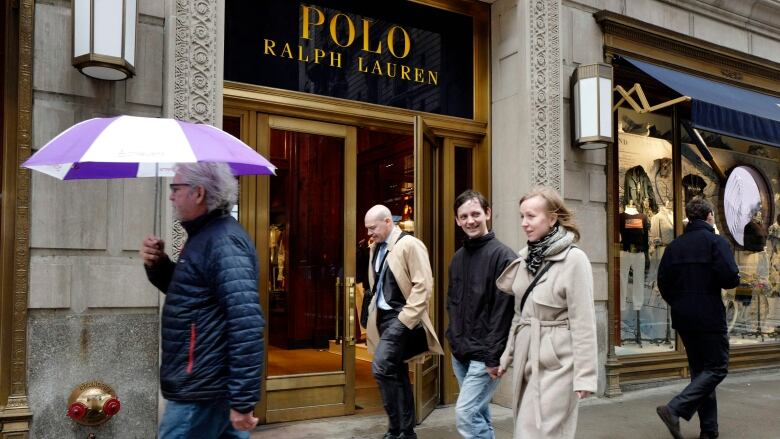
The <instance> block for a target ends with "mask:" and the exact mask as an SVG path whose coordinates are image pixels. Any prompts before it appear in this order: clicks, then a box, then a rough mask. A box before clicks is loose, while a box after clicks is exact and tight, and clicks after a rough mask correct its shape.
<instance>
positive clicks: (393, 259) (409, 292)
mask: <svg viewBox="0 0 780 439" xmlns="http://www.w3.org/2000/svg"><path fill="white" fill-rule="evenodd" d="M400 235H401V229H399V228H398V227H393V231H392V232H390V236H388V237H387V240H386V242H387V264H388V265H387V268H388V270H390V271H391V272H392V273H393V276H395V280H396V282H397V283H398V286H399V287H400V288H401V292H403V294H404V297H405V298H406V305H404V308H403V309H402V310H401V312H400V313H399V314H398V319H399V320H401V322H402V323H403V324H404V325H406V327H407V328H409V329H414V328H415V327H416V326H417V325H418V324H419V323H420V322H422V324H423V327H424V328H425V334H426V337H427V341H428V351H426V352H423V353H422V354H420V355H418V356H415V357H413V358H411V359H409V360H408V361H422V360H423V359H424V358H425V356H426V355H432V354H438V355H443V354H444V351H443V350H442V348H441V344H439V339H438V338H437V337H436V332H435V331H434V329H433V323H431V318H430V317H429V316H428V303H429V301H430V298H431V294H433V272H432V270H431V263H430V260H429V259H428V250H427V249H426V248H425V244H423V243H422V241H420V240H419V239H417V238H415V237H413V236H406V237H404V239H402V240H400V241H398V243H396V240H397V239H398V237H399V236H400ZM375 249H376V244H373V245H372V246H371V252H370V256H369V258H368V260H369V261H373V260H374V250H375ZM370 263H371V262H369V264H370ZM375 281H376V280H375V279H374V270H372V269H371V267H370V266H369V270H368V283H369V285H371V290H372V291H373V289H374V282H375ZM367 325H368V326H367V327H366V342H367V343H366V344H367V345H368V351H369V352H370V353H372V354H373V353H374V350H375V349H376V346H377V344H378V343H379V330H378V328H377V326H376V300H372V301H371V303H370V304H369V307H368V322H367Z"/></svg>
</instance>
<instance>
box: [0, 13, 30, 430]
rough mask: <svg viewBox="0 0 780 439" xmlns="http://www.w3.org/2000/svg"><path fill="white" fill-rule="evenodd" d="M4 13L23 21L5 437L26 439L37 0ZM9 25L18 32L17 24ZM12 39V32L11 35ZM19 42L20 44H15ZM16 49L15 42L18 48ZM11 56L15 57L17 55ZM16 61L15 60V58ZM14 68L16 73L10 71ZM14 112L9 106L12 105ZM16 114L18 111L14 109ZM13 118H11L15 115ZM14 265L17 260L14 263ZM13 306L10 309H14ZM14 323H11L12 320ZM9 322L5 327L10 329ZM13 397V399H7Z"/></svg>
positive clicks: (13, 154)
mask: <svg viewBox="0 0 780 439" xmlns="http://www.w3.org/2000/svg"><path fill="white" fill-rule="evenodd" d="M6 7H9V6H7V5H6V6H4V7H3V9H2V13H3V14H4V16H3V17H0V19H3V20H5V19H6V18H7V17H9V18H10V17H18V26H19V27H18V53H17V54H16V55H18V58H17V59H16V60H15V62H16V63H17V64H14V62H10V65H9V66H8V67H9V68H8V69H7V70H6V71H7V72H9V74H8V76H9V78H6V79H7V80H9V81H11V80H13V79H15V80H16V81H17V82H18V88H17V95H16V96H15V97H14V98H9V99H11V100H12V101H16V106H15V108H14V109H13V110H11V112H10V113H11V114H10V115H9V114H6V115H5V116H4V117H6V120H9V119H10V118H13V119H15V121H14V122H13V124H14V125H15V127H16V130H15V133H7V134H8V138H7V139H6V142H4V145H3V151H2V154H3V159H4V160H3V162H4V163H5V164H4V166H3V169H2V172H3V180H4V181H5V182H7V183H6V187H4V188H3V194H4V196H3V200H2V223H3V224H2V230H1V233H2V241H1V242H2V245H1V246H0V251H2V257H3V259H4V260H6V261H9V263H8V264H6V266H5V267H3V269H2V287H1V288H0V294H2V295H3V296H4V298H3V300H0V305H2V306H0V321H3V320H5V319H8V320H10V325H9V326H10V327H6V328H7V329H8V330H7V331H3V332H0V333H2V334H3V339H2V340H0V347H3V346H9V345H10V349H8V350H7V351H6V352H9V353H10V356H1V355H0V363H1V364H0V371H1V372H0V373H2V376H0V396H2V399H4V400H0V406H2V405H5V407H4V408H3V409H2V410H0V437H1V438H6V437H8V438H10V437H14V438H26V437H28V432H29V429H30V419H31V417H32V413H31V412H30V407H29V404H28V402H27V293H28V291H29V285H30V278H29V271H30V242H29V237H30V217H29V207H30V171H29V170H27V169H21V168H20V164H21V163H22V162H24V161H25V160H26V159H27V158H28V157H29V156H30V150H31V143H32V63H33V53H32V52H33V18H34V0H19V1H17V2H14V3H13V4H12V5H11V6H10V12H8V11H6V9H5V8H6ZM9 27H11V28H12V29H13V26H10V23H9ZM9 35H10V33H9ZM12 43H15V41H12ZM12 45H13V44H12ZM11 55H14V54H13V53H11ZM10 58H11V57H9V59H10ZM12 70H15V71H13V73H10V72H11V71H12ZM6 108H9V106H6ZM14 110H15V111H14ZM9 116H10V117H9ZM10 261H13V262H12V263H11V262H10ZM9 302H10V306H8V304H9ZM8 320H5V321H6V322H8ZM5 324H7V323H4V324H3V325H5ZM6 397H7V400H5V399H6Z"/></svg>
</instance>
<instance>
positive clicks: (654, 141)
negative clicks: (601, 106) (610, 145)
mask: <svg viewBox="0 0 780 439" xmlns="http://www.w3.org/2000/svg"><path fill="white" fill-rule="evenodd" d="M618 119H619V123H618V168H619V178H618V188H619V195H620V196H619V202H618V212H616V213H617V218H616V224H617V228H618V231H617V240H618V243H619V244H618V246H619V249H620V250H619V256H620V257H619V260H618V265H619V269H618V271H619V297H616V301H617V302H618V303H619V308H618V312H619V316H620V319H619V325H620V330H619V334H620V336H619V338H618V340H616V346H615V352H616V354H618V355H632V354H645V353H652V352H668V351H671V350H674V347H675V334H674V331H673V330H672V328H671V321H670V315H669V309H668V306H667V304H666V302H665V301H664V300H663V299H662V298H661V294H660V292H659V290H658V286H657V282H656V278H657V274H658V265H659V263H660V261H661V257H662V256H663V254H664V251H665V249H666V246H667V245H668V244H669V243H670V242H671V241H672V240H673V239H674V210H673V209H674V207H673V206H674V197H673V194H674V191H673V187H674V185H673V175H672V144H671V134H672V119H671V117H670V116H668V115H664V114H657V113H654V114H639V113H637V112H634V111H632V110H629V109H625V108H621V109H619V111H618Z"/></svg>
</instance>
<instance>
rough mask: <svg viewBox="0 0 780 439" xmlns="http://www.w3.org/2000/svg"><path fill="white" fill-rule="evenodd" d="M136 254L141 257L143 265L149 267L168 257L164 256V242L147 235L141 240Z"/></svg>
mask: <svg viewBox="0 0 780 439" xmlns="http://www.w3.org/2000/svg"><path fill="white" fill-rule="evenodd" d="M138 254H140V255H141V259H143V261H144V264H145V265H147V266H149V267H151V266H153V265H155V264H156V263H158V262H160V260H161V259H165V258H167V257H168V255H166V254H165V242H164V241H163V240H162V239H160V238H158V237H156V236H154V235H149V236H147V237H146V239H144V240H143V242H142V243H141V249H140V250H139V251H138Z"/></svg>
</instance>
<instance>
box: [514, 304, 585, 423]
mask: <svg viewBox="0 0 780 439" xmlns="http://www.w3.org/2000/svg"><path fill="white" fill-rule="evenodd" d="M523 326H530V327H531V340H530V342H531V343H530V346H529V349H528V361H530V362H531V380H532V382H530V383H528V384H529V389H533V392H534V393H535V395H534V398H535V399H536V404H534V415H535V416H534V417H535V419H534V420H535V421H536V428H537V429H539V428H542V408H541V407H542V392H541V390H540V389H539V346H540V341H541V338H542V326H544V327H557V326H566V327H567V328H570V326H569V319H563V320H539V319H536V318H533V317H531V318H530V319H528V320H526V319H521V320H520V322H519V323H518V324H517V327H515V332H514V334H512V339H513V340H512V345H511V346H512V347H511V348H510V349H511V351H510V354H511V355H514V349H515V348H514V346H515V343H514V339H515V338H516V337H517V333H518V332H519V331H520V328H522V327H523ZM523 367H525V366H523ZM518 373H520V374H521V375H520V376H521V377H522V376H523V375H524V374H525V371H522V370H520V371H518Z"/></svg>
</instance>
